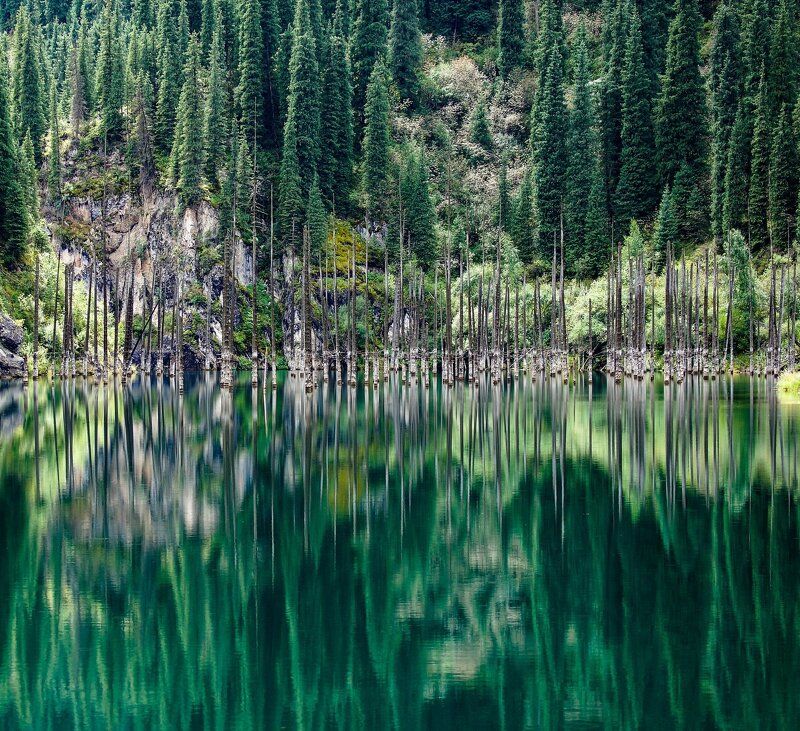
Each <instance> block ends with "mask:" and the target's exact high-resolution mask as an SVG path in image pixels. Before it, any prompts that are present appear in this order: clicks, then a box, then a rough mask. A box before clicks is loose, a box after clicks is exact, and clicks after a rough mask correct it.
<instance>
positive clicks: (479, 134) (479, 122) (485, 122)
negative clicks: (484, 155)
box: [469, 99, 494, 150]
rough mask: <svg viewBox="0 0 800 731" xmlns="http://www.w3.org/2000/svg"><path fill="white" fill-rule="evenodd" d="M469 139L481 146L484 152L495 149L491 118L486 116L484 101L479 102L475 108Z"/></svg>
mask: <svg viewBox="0 0 800 731" xmlns="http://www.w3.org/2000/svg"><path fill="white" fill-rule="evenodd" d="M469 138H470V140H471V141H472V142H473V143H474V144H476V145H480V146H481V147H482V148H483V149H484V150H491V149H492V147H494V140H493V139H492V130H491V129H490V127H489V117H488V115H487V114H486V102H485V101H484V100H483V99H480V100H479V101H478V103H477V105H476V106H475V111H474V112H473V113H472V119H471V121H470V127H469Z"/></svg>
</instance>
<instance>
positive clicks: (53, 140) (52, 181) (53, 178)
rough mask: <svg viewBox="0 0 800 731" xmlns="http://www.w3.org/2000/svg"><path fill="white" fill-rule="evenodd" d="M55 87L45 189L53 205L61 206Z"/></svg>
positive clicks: (59, 150)
mask: <svg viewBox="0 0 800 731" xmlns="http://www.w3.org/2000/svg"><path fill="white" fill-rule="evenodd" d="M59 143H60V139H59V126H58V105H57V95H56V89H55V85H54V86H53V90H52V92H51V94H50V155H49V157H48V160H47V187H48V190H49V191H50V198H51V200H52V201H53V203H55V205H60V204H61V148H60V144H59Z"/></svg>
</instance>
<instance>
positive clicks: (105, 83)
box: [96, 0, 125, 141]
mask: <svg viewBox="0 0 800 731" xmlns="http://www.w3.org/2000/svg"><path fill="white" fill-rule="evenodd" d="M118 23H119V19H118V17H117V13H116V10H115V8H114V0H106V3H105V7H104V8H103V16H102V20H101V27H100V38H99V43H100V49H99V51H98V53H97V82H96V87H97V104H98V106H99V108H100V118H101V121H102V124H103V132H104V133H105V135H106V136H107V138H108V140H109V141H111V140H115V139H117V138H118V137H119V136H120V134H121V133H122V128H123V119H122V105H123V100H124V98H125V87H124V71H123V64H122V52H121V45H120V38H119V31H118Z"/></svg>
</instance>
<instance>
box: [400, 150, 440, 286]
mask: <svg viewBox="0 0 800 731" xmlns="http://www.w3.org/2000/svg"><path fill="white" fill-rule="evenodd" d="M401 192H402V196H403V206H404V210H405V223H406V233H407V236H408V241H409V243H410V245H411V251H412V252H413V253H414V255H415V256H416V258H417V262H419V265H420V266H421V267H422V268H423V270H426V271H427V270H428V269H430V268H431V267H432V266H433V265H434V264H435V263H436V260H437V257H438V255H439V252H438V248H437V241H436V211H435V209H434V207H433V201H432V200H431V193H430V188H429V185H428V169H427V166H426V165H425V157H424V155H423V153H422V152H420V153H419V154H414V153H412V154H411V155H409V158H408V161H407V163H406V170H405V174H404V175H403V179H402V185H401Z"/></svg>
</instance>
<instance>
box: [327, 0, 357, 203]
mask: <svg viewBox="0 0 800 731" xmlns="http://www.w3.org/2000/svg"><path fill="white" fill-rule="evenodd" d="M342 12H343V11H342V4H341V0H339V3H338V4H337V9H336V16H335V17H334V22H333V26H332V28H331V32H330V38H329V40H328V63H327V66H326V68H325V75H324V92H323V94H322V113H321V117H322V119H324V120H325V124H324V125H322V150H323V154H321V155H320V159H319V166H318V167H319V177H320V188H321V190H322V195H323V197H324V198H325V199H326V200H327V201H328V202H329V204H330V205H331V206H333V205H334V204H335V207H336V209H337V211H341V212H342V213H345V214H346V213H347V211H348V209H349V201H350V196H351V193H352V188H353V89H352V86H351V85H350V64H349V62H348V59H347V42H346V40H345V38H344V36H343V34H342V33H343V31H342Z"/></svg>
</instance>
